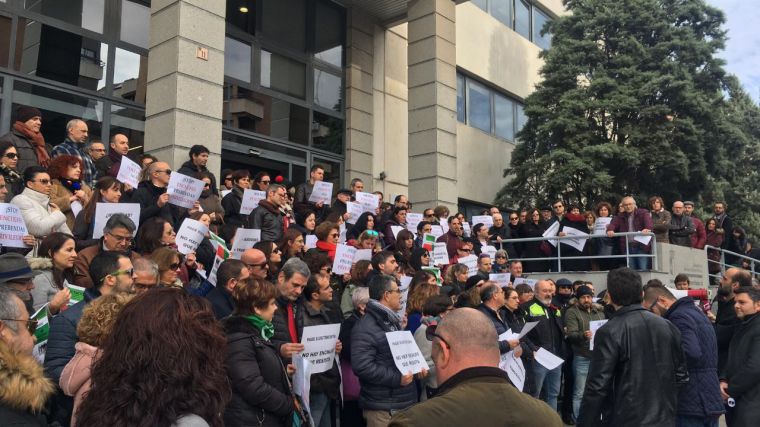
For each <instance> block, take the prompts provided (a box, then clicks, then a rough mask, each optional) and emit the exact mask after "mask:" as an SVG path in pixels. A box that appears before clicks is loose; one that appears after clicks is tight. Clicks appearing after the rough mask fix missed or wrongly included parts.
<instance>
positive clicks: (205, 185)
mask: <svg viewBox="0 0 760 427" xmlns="http://www.w3.org/2000/svg"><path fill="white" fill-rule="evenodd" d="M209 187H211V184H208V183H207V184H203V188H209Z"/></svg>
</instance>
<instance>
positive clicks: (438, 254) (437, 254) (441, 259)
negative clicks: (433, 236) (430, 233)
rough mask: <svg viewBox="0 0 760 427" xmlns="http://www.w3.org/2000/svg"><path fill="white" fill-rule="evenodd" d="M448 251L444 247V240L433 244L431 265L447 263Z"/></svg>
mask: <svg viewBox="0 0 760 427" xmlns="http://www.w3.org/2000/svg"><path fill="white" fill-rule="evenodd" d="M448 264H449V251H448V250H447V249H446V242H438V243H434V244H433V265H448Z"/></svg>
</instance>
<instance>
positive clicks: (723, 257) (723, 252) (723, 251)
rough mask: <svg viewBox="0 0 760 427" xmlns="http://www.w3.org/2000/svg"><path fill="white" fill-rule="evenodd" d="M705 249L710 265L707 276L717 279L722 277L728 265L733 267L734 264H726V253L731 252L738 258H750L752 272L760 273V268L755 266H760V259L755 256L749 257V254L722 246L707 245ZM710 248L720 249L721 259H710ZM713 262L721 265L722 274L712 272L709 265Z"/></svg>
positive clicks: (730, 253)
mask: <svg viewBox="0 0 760 427" xmlns="http://www.w3.org/2000/svg"><path fill="white" fill-rule="evenodd" d="M704 250H705V257H706V258H707V266H708V268H707V276H708V277H715V278H717V279H720V278H721V275H722V274H724V273H725V272H726V267H733V265H728V264H726V254H729V255H731V256H735V257H737V258H742V259H745V260H748V261H749V270H750V272H751V273H752V274H753V275H754V274H757V273H760V271H758V270H756V269H755V266H758V267H760V260H757V259H755V258H752V257H749V256H747V255H743V254H740V253H736V252H732V251H729V250H728V249H723V248H720V247H717V246H710V245H705V249H704ZM710 250H714V251H718V252H719V253H720V261H713V260H711V259H710V256H709V253H708V251H710ZM711 263H712V264H716V263H717V264H719V265H720V272H721V274H710V268H709V266H710V264H711Z"/></svg>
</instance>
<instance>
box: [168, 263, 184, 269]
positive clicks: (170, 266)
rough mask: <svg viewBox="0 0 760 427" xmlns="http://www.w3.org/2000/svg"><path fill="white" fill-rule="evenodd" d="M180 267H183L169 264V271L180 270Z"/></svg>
mask: <svg viewBox="0 0 760 427" xmlns="http://www.w3.org/2000/svg"><path fill="white" fill-rule="evenodd" d="M180 265H182V264H180V263H178V262H174V263H171V264H169V270H178V269H179V266H180Z"/></svg>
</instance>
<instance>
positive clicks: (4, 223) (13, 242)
mask: <svg viewBox="0 0 760 427" xmlns="http://www.w3.org/2000/svg"><path fill="white" fill-rule="evenodd" d="M27 234H29V231H28V230H27V229H26V224H25V223H24V218H23V217H22V216H21V211H20V210H19V208H17V207H16V206H15V205H12V204H10V203H0V246H7V247H10V248H26V247H27V246H26V245H25V244H24V240H23V239H24V236H26V235H27Z"/></svg>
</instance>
